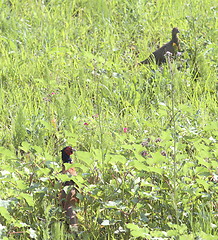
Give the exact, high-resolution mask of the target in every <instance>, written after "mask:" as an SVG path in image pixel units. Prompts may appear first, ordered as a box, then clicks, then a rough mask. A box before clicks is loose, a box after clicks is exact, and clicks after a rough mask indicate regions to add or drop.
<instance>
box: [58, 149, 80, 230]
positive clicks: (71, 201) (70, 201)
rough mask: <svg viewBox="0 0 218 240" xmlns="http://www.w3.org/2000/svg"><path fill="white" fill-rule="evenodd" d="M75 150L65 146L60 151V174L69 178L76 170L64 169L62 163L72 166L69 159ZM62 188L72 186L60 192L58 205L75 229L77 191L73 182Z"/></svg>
mask: <svg viewBox="0 0 218 240" xmlns="http://www.w3.org/2000/svg"><path fill="white" fill-rule="evenodd" d="M75 151H76V150H75V149H73V148H72V147H71V146H67V147H65V148H64V149H62V150H61V152H62V161H63V167H62V171H61V173H62V174H68V175H71V176H76V175H77V173H76V170H75V168H74V167H72V168H69V169H67V170H66V169H65V166H64V163H70V164H72V163H73V161H72V159H71V157H70V155H72V154H73V153H74V152H75ZM62 185H63V188H64V187H65V186H72V188H70V190H69V191H67V192H66V191H65V190H64V189H62V190H61V192H60V196H59V199H60V203H61V206H62V209H63V211H64V212H65V213H66V217H67V220H68V222H69V225H70V226H73V227H76V226H77V224H78V218H77V215H76V212H75V207H76V205H77V204H78V203H79V199H78V198H77V197H76V195H77V193H78V190H77V186H76V184H75V182H74V181H73V180H70V181H66V182H64V183H63V184H62Z"/></svg>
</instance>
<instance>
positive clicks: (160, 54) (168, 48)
mask: <svg viewBox="0 0 218 240" xmlns="http://www.w3.org/2000/svg"><path fill="white" fill-rule="evenodd" d="M178 33H179V30H178V28H173V30H172V39H171V41H169V42H168V43H166V44H164V45H163V46H162V47H161V48H159V49H157V50H156V51H155V52H153V53H152V54H151V55H150V56H149V57H148V58H147V59H145V60H144V61H142V62H140V63H139V65H141V64H149V63H151V62H153V60H155V62H156V64H157V65H161V64H162V63H165V62H166V54H167V53H169V54H172V55H173V56H174V55H175V54H176V53H177V51H180V45H179V38H178V36H177V34H178Z"/></svg>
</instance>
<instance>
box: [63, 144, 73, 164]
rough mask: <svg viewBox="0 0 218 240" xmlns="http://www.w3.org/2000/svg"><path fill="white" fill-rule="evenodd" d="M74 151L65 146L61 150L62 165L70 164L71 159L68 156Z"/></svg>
mask: <svg viewBox="0 0 218 240" xmlns="http://www.w3.org/2000/svg"><path fill="white" fill-rule="evenodd" d="M75 151H76V149H74V148H72V147H71V146H67V147H65V148H63V149H62V150H61V152H62V161H63V163H72V159H71V157H70V155H72V154H73V153H74V152H75Z"/></svg>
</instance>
